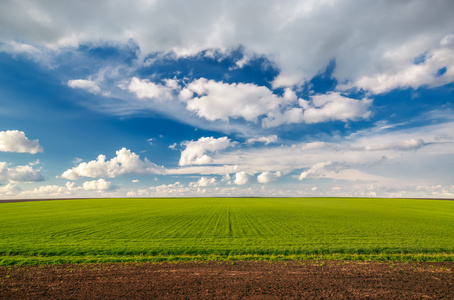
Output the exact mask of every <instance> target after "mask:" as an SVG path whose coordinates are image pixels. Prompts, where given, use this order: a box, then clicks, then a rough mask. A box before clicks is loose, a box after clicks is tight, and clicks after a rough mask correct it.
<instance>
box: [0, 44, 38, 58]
mask: <svg viewBox="0 0 454 300" xmlns="http://www.w3.org/2000/svg"><path fill="white" fill-rule="evenodd" d="M0 51H3V52H7V53H16V54H17V53H26V54H32V55H33V54H35V55H36V54H39V53H40V52H41V51H40V50H38V49H37V48H36V47H34V46H32V45H28V44H24V43H19V42H17V41H9V42H7V43H3V44H0Z"/></svg>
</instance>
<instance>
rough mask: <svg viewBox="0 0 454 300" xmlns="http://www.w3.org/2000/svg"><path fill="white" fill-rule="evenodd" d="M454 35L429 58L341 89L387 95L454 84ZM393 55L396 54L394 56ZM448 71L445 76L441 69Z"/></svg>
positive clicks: (353, 82)
mask: <svg viewBox="0 0 454 300" xmlns="http://www.w3.org/2000/svg"><path fill="white" fill-rule="evenodd" d="M453 36H454V35H452V34H451V35H447V36H445V37H444V38H443V40H442V41H441V42H440V45H439V46H438V47H436V48H435V49H430V51H429V52H428V53H426V55H425V56H426V59H425V61H424V62H422V63H420V64H414V63H413V62H412V60H411V57H409V58H408V61H407V63H406V64H404V65H402V66H400V68H399V69H397V70H396V69H393V68H390V69H387V70H385V72H381V73H375V74H373V75H366V76H362V77H360V78H358V79H357V80H355V81H352V82H349V83H346V84H342V85H340V86H339V87H338V88H339V89H341V90H342V89H343V90H346V89H349V88H357V89H363V90H366V91H371V92H372V93H374V94H380V93H386V92H389V91H391V90H393V89H397V88H410V87H411V88H414V89H416V88H418V87H420V86H424V85H426V86H429V87H436V86H441V85H445V84H447V83H450V82H452V81H454V43H452V40H453V39H454V38H453ZM390 55H392V53H390ZM442 68H446V72H445V73H444V74H442V75H439V74H437V72H438V70H440V69H442Z"/></svg>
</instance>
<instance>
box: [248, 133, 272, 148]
mask: <svg viewBox="0 0 454 300" xmlns="http://www.w3.org/2000/svg"><path fill="white" fill-rule="evenodd" d="M256 142H260V143H265V145H268V144H271V143H275V142H277V135H275V134H274V135H269V136H261V137H257V138H249V139H247V141H246V144H254V143H256Z"/></svg>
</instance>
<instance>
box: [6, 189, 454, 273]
mask: <svg viewBox="0 0 454 300" xmlns="http://www.w3.org/2000/svg"><path fill="white" fill-rule="evenodd" d="M249 259H250V260H285V259H352V260H409V261H454V201H442V200H416V199H367V198H185V199H173V198H172V199H169V198H166V199H86V200H57V201H36V202H20V203H0V265H10V264H52V263H88V262H129V261H130V262H141V261H165V260H170V261H181V260H249Z"/></svg>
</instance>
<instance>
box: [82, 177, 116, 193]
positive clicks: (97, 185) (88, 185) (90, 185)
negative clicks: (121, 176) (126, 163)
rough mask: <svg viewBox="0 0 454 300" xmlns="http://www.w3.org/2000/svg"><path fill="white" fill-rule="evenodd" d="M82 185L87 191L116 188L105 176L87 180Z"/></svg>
mask: <svg viewBox="0 0 454 300" xmlns="http://www.w3.org/2000/svg"><path fill="white" fill-rule="evenodd" d="M82 186H83V189H84V190H86V191H109V190H113V189H114V188H115V186H114V185H112V183H111V182H109V181H106V180H105V179H103V178H100V179H98V180H93V181H85V182H84V183H83V185H82Z"/></svg>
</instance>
